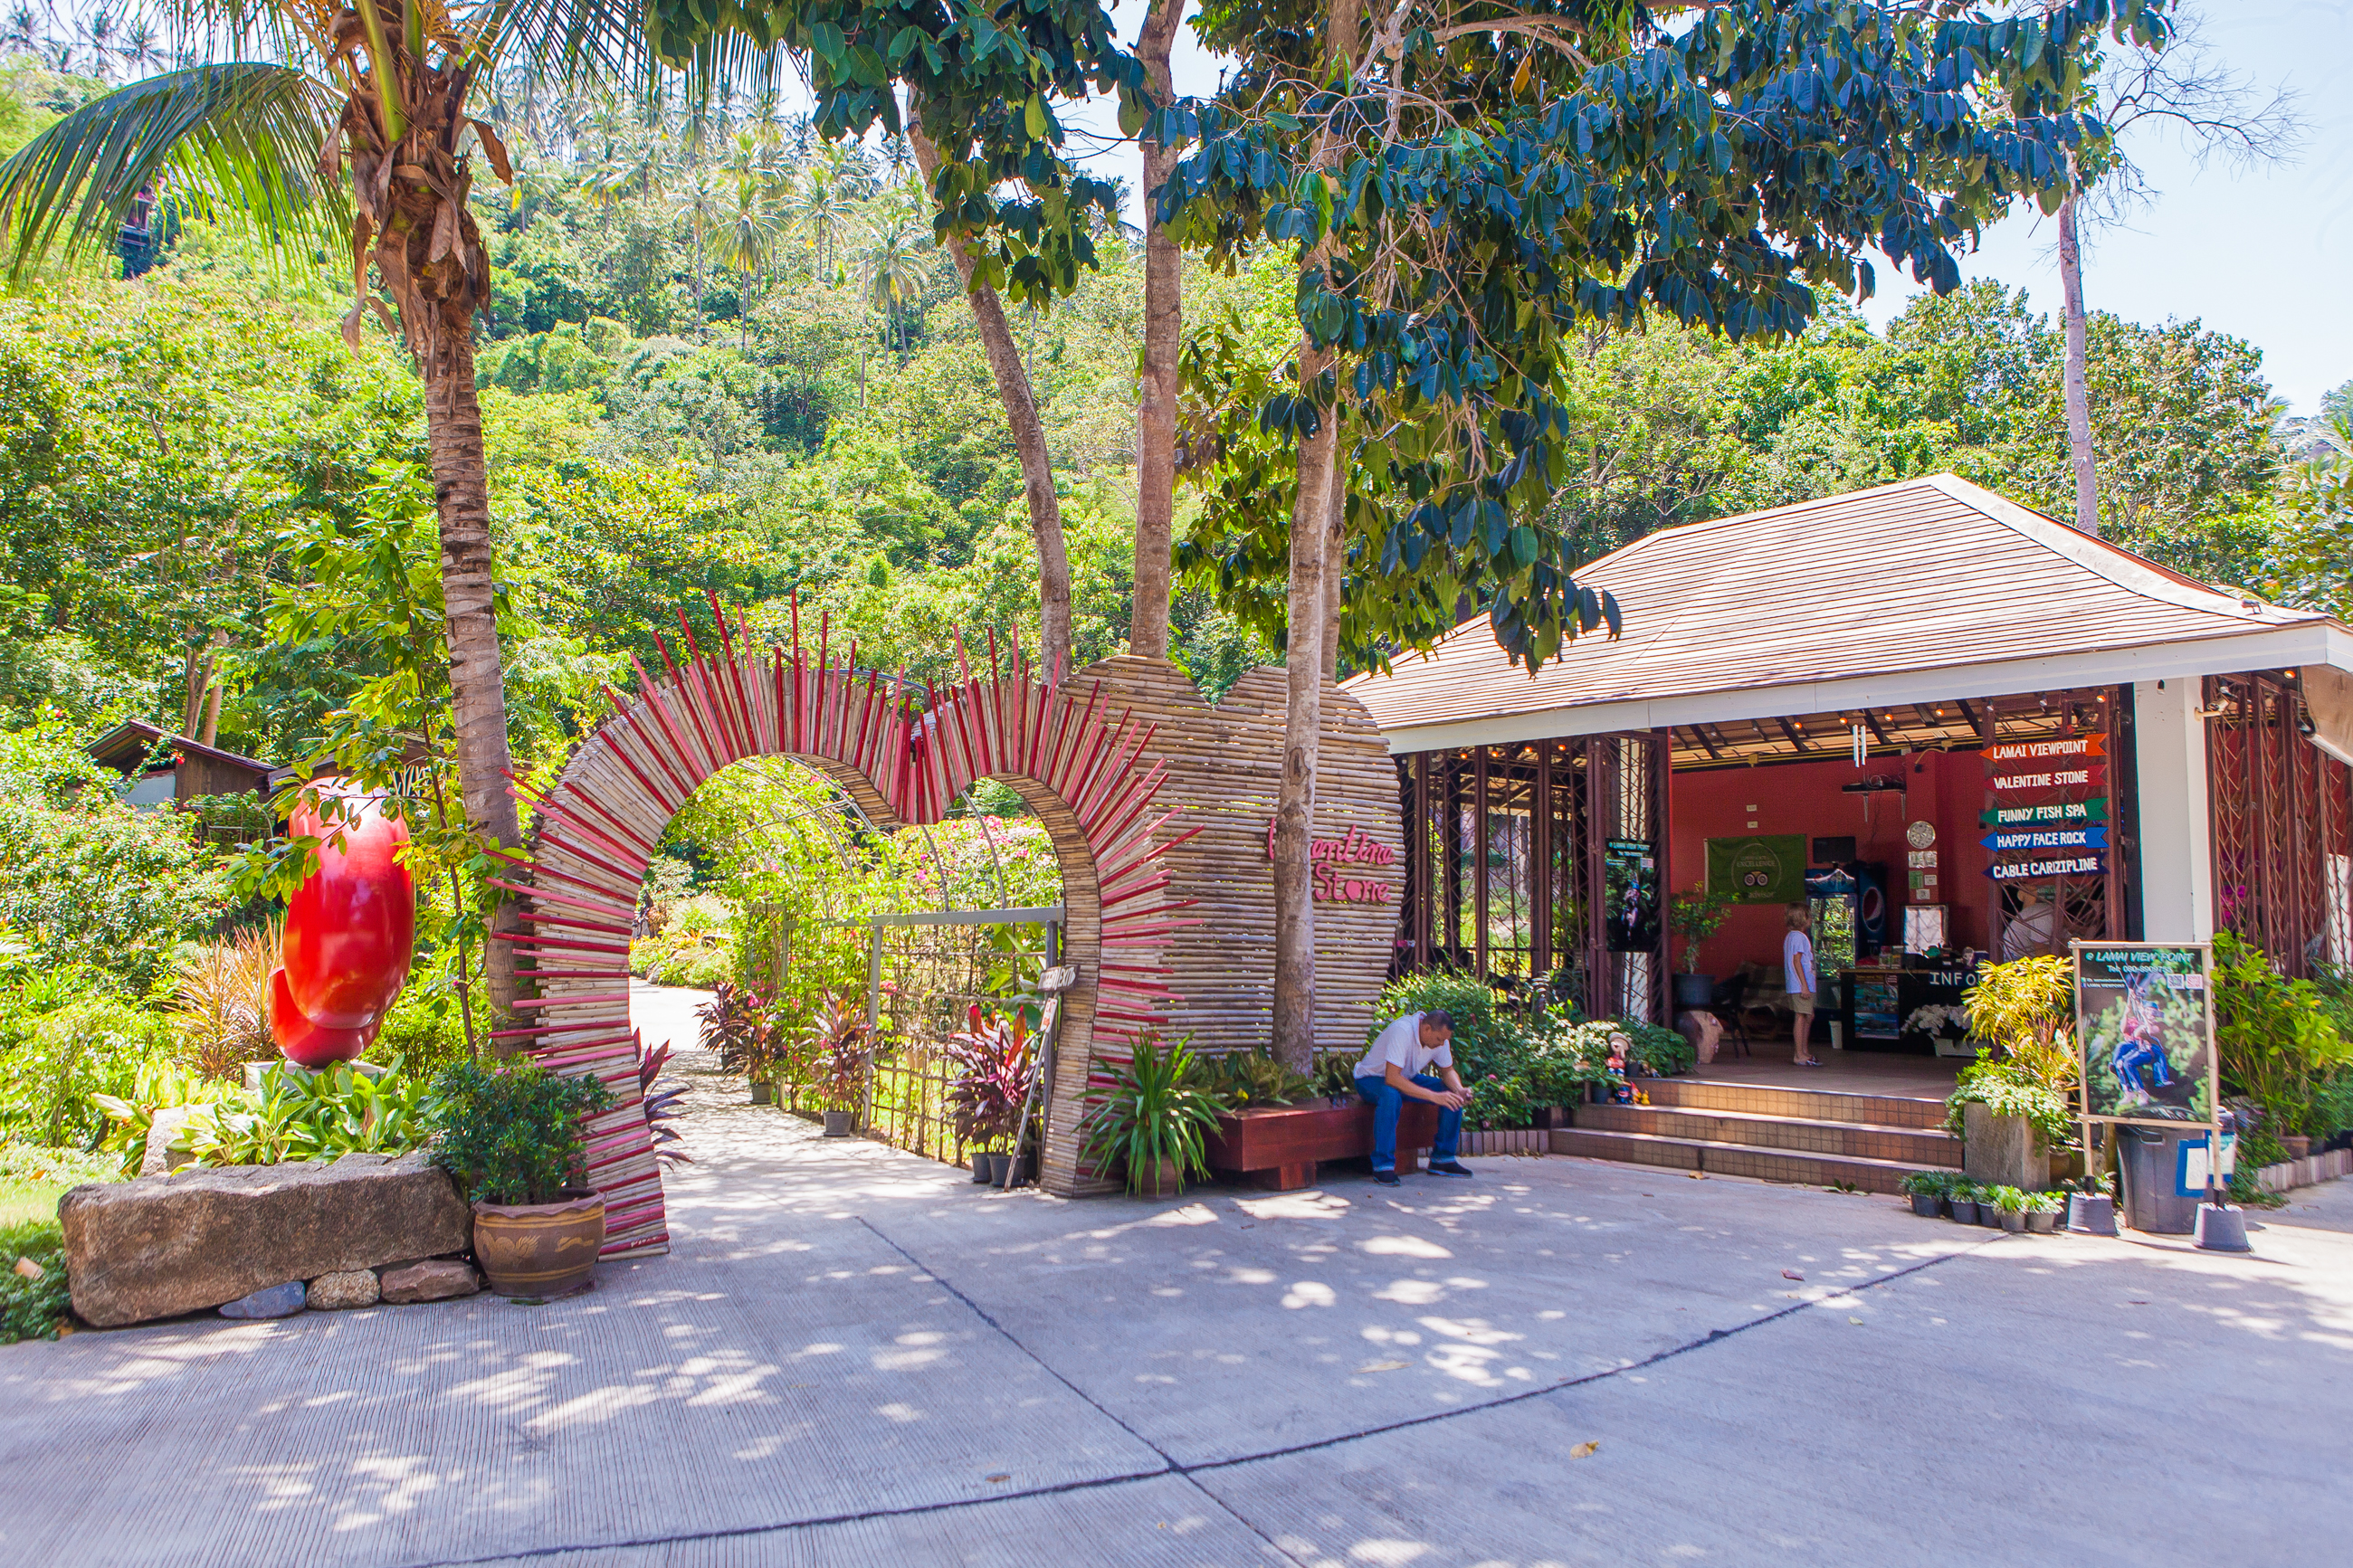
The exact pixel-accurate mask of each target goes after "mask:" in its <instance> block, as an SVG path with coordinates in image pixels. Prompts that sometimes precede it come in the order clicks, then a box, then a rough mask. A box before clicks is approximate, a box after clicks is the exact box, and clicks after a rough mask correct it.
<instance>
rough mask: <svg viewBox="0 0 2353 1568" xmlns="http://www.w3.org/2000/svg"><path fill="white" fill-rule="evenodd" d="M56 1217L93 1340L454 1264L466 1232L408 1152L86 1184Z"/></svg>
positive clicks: (77, 1302)
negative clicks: (243, 1302) (286, 1285)
mask: <svg viewBox="0 0 2353 1568" xmlns="http://www.w3.org/2000/svg"><path fill="white" fill-rule="evenodd" d="M58 1219H59V1221H60V1222H61V1223H62V1224H63V1225H64V1226H65V1237H66V1277H67V1281H68V1284H69V1286H70V1288H71V1289H72V1292H73V1305H74V1310H75V1311H76V1312H77V1313H79V1314H80V1316H81V1317H82V1318H83V1319H84V1320H85V1321H89V1322H91V1323H95V1324H96V1325H98V1326H99V1327H100V1328H114V1327H118V1326H120V1325H121V1324H124V1323H138V1322H144V1321H147V1320H148V1319H150V1318H169V1317H174V1316H176V1315H178V1314H179V1313H182V1312H193V1311H197V1310H201V1309H203V1308H206V1307H217V1306H219V1305H221V1304H222V1303H223V1302H227V1301H234V1300H238V1299H239V1298H241V1297H244V1296H247V1295H249V1294H251V1293H252V1292H254V1291H256V1290H259V1289H263V1288H265V1287H267V1286H270V1285H276V1284H280V1283H281V1282H283V1281H285V1280H289V1279H318V1278H319V1277H320V1276H321V1275H324V1274H340V1273H344V1272H347V1271H349V1270H353V1269H359V1268H378V1267H380V1266H382V1265H384V1264H387V1263H399V1262H405V1261H406V1260H407V1259H409V1258H430V1257H433V1256H434V1255H436V1254H438V1253H448V1252H462V1251H464V1250H465V1249H466V1246H467V1243H468V1240H469V1237H470V1230H471V1224H470V1220H471V1215H470V1211H469V1210H468V1209H467V1207H466V1205H465V1203H464V1202H463V1200H461V1199H460V1198H459V1196H458V1190H457V1188H455V1187H454V1186H452V1185H451V1184H450V1183H449V1178H448V1176H446V1175H444V1174H442V1173H440V1172H439V1171H437V1170H435V1169H434V1168H433V1167H432V1166H431V1165H428V1164H427V1163H425V1156H424V1154H423V1153H421V1152H418V1153H410V1154H403V1155H401V1156H399V1157H398V1158H397V1159H395V1158H392V1157H389V1156H386V1155H383V1154H346V1155H344V1156H343V1158H342V1159H340V1160H337V1161H334V1162H333V1163H327V1162H324V1161H319V1162H313V1163H308V1164H297V1165H236V1166H230V1167H227V1168H226V1169H220V1170H203V1169H195V1168H191V1169H188V1170H184V1171H177V1172H174V1173H172V1174H170V1175H168V1176H142V1177H141V1178H140V1179H139V1180H137V1181H135V1182H112V1183H99V1184H93V1185H90V1186H82V1187H76V1188H74V1190H73V1191H71V1192H69V1193H68V1194H66V1195H65V1198H64V1201H63V1202H61V1203H60V1204H59V1205H58Z"/></svg>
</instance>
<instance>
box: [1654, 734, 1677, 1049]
mask: <svg viewBox="0 0 2353 1568" xmlns="http://www.w3.org/2000/svg"><path fill="white" fill-rule="evenodd" d="M1674 775H1675V732H1674V731H1672V729H1669V730H1653V731H1651V854H1652V856H1653V857H1655V858H1656V859H1657V861H1658V872H1657V875H1658V885H1657V889H1656V897H1657V899H1658V901H1659V908H1658V921H1659V944H1658V947H1657V949H1656V950H1655V951H1654V952H1652V954H1651V1022H1652V1023H1654V1024H1664V1025H1667V1026H1669V1027H1672V1026H1673V1025H1674V1021H1675V1005H1674V1001H1675V990H1674V976H1673V974H1672V968H1673V964H1674V952H1673V947H1672V943H1673V941H1674V938H1673V935H1672V932H1670V931H1668V930H1667V900H1668V892H1667V889H1670V888H1672V887H1673V886H1674V885H1675V884H1674V878H1673V874H1672V867H1671V866H1670V864H1669V863H1668V860H1667V848H1668V844H1669V842H1670V835H1669V833H1668V826H1669V821H1668V816H1667V813H1668V811H1669V810H1670V808H1671V803H1672V799H1673V795H1674Z"/></svg>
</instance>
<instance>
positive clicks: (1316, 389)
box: [1273, 0, 1362, 1072]
mask: <svg viewBox="0 0 2353 1568" xmlns="http://www.w3.org/2000/svg"><path fill="white" fill-rule="evenodd" d="M1360 16H1362V10H1361V0H1332V14H1331V26H1330V27H1329V28H1328V29H1327V30H1326V32H1325V35H1324V36H1325V39H1326V44H1325V53H1324V66H1325V70H1326V74H1327V75H1328V74H1329V73H1330V70H1331V68H1332V67H1333V66H1334V65H1335V64H1337V63H1338V62H1340V61H1343V60H1347V61H1354V60H1355V58H1356V28H1357V22H1358V20H1359V18H1360ZM1346 148H1347V142H1346V140H1345V136H1344V135H1343V134H1342V132H1340V131H1339V130H1338V129H1336V128H1335V127H1332V126H1329V125H1327V126H1326V128H1325V129H1324V132H1323V134H1322V135H1321V136H1320V138H1319V139H1318V142H1317V145H1316V148H1315V154H1314V166H1315V168H1316V169H1317V170H1318V171H1321V172H1323V173H1324V174H1330V173H1332V172H1335V171H1336V170H1337V169H1338V168H1339V167H1340V161H1341V157H1342V155H1343V154H1344V153H1345V151H1346ZM1337 251H1338V246H1337V245H1336V244H1335V241H1334V240H1333V239H1332V238H1331V237H1329V236H1326V237H1324V240H1323V241H1321V242H1320V243H1319V244H1318V245H1317V246H1316V247H1315V250H1314V253H1313V254H1312V255H1311V256H1310V257H1309V258H1308V264H1309V266H1310V267H1312V268H1323V267H1325V266H1327V265H1328V264H1329V263H1330V261H1331V259H1332V258H1333V257H1334V256H1335V254H1337ZM1335 362H1336V356H1335V354H1334V353H1332V352H1331V351H1329V350H1327V349H1324V348H1321V347H1318V346H1317V345H1316V344H1315V342H1314V341H1313V340H1312V339H1311V338H1310V337H1309V336H1308V335H1307V334H1306V333H1305V332H1304V331H1303V332H1302V333H1301V334H1300V339H1299V400H1300V402H1301V403H1303V404H1304V405H1310V406H1312V407H1314V409H1316V411H1317V414H1318V417H1317V420H1316V425H1315V433H1314V435H1312V436H1308V437H1304V438H1303V439H1302V440H1301V441H1300V443H1299V488H1298V493H1297V495H1296V497H1295V498H1294V499H1293V502H1292V510H1291V595H1290V601H1289V604H1288V605H1287V606H1286V612H1285V613H1286V616H1287V633H1288V636H1287V638H1286V643H1285V647H1284V650H1283V672H1284V674H1285V676H1286V677H1287V679H1286V682H1285V700H1284V707H1283V715H1282V781H1281V784H1280V788H1279V790H1278V793H1277V795H1276V799H1275V810H1274V856H1273V858H1274V1055H1275V1058H1276V1059H1277V1060H1280V1061H1282V1062H1284V1063H1287V1064H1288V1065H1289V1066H1291V1067H1292V1068H1294V1069H1296V1070H1298V1071H1301V1072H1304V1071H1306V1070H1308V1069H1309V1068H1311V1067H1312V1066H1313V1065H1314V1059H1315V902H1314V880H1313V878H1312V876H1311V874H1310V873H1311V870H1312V868H1311V867H1310V865H1309V861H1308V852H1309V847H1310V840H1311V839H1312V837H1313V836H1314V822H1315V769H1316V763H1317V761H1318V758H1319V753H1320V751H1321V743H1322V740H1323V730H1324V620H1325V617H1326V615H1327V609H1326V606H1325V603H1324V574H1325V573H1326V572H1328V571H1330V570H1331V569H1332V563H1331V555H1332V550H1331V535H1332V522H1331V515H1332V466H1333V460H1334V453H1335V451H1336V450H1337V449H1338V446H1339V434H1340V418H1339V410H1338V408H1337V406H1336V403H1337V391H1338V387H1337V382H1336V379H1335V385H1334V403H1333V404H1330V405H1327V404H1325V403H1324V385H1323V383H1324V375H1325V374H1327V373H1331V372H1332V371H1334V369H1335Z"/></svg>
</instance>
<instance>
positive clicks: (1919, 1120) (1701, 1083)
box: [1641, 1077, 1945, 1128]
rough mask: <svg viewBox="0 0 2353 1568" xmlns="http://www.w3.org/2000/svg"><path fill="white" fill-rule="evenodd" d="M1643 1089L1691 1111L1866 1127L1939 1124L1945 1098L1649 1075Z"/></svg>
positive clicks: (1658, 1100) (1656, 1098) (1653, 1098)
mask: <svg viewBox="0 0 2353 1568" xmlns="http://www.w3.org/2000/svg"><path fill="white" fill-rule="evenodd" d="M1641 1088H1642V1089H1645V1090H1646V1091H1648V1093H1649V1094H1650V1096H1651V1104H1653V1105H1664V1106H1674V1107H1677V1108H1679V1109H1682V1110H1738V1111H1746V1112H1748V1113H1750V1114H1752V1115H1757V1116H1785V1117H1789V1118H1792V1119H1794V1120H1796V1121H1846V1122H1852V1123H1854V1124H1856V1125H1858V1126H1863V1127H1926V1128H1940V1127H1942V1126H1943V1125H1944V1124H1945V1101H1944V1098H1943V1097H1942V1096H1941V1095H1940V1096H1936V1097H1934V1098H1930V1097H1927V1096H1919V1095H1894V1094H1850V1093H1842V1092H1840V1091H1837V1090H1834V1089H1767V1088H1762V1087H1759V1086H1757V1085H1755V1084H1746V1083H1737V1082H1726V1081H1719V1080H1715V1079H1707V1078H1704V1077H1702V1078H1646V1079H1642V1080H1641Z"/></svg>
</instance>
